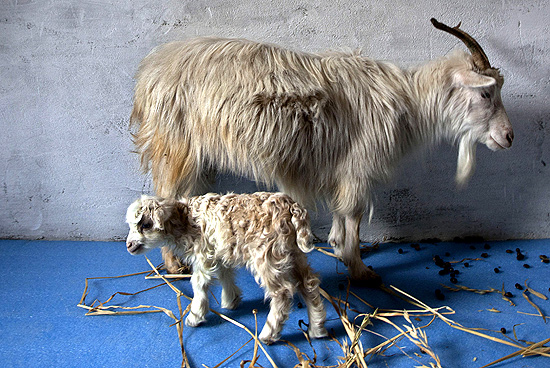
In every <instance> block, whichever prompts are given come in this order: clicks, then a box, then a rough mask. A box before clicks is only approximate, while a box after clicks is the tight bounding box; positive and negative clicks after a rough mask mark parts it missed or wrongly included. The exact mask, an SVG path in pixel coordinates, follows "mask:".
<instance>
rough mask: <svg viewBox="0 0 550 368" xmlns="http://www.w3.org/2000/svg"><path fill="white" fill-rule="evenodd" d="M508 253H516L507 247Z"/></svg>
mask: <svg viewBox="0 0 550 368" xmlns="http://www.w3.org/2000/svg"><path fill="white" fill-rule="evenodd" d="M506 253H514V251H513V250H512V249H506Z"/></svg>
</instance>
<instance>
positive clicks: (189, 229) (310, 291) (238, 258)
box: [126, 193, 327, 343]
mask: <svg viewBox="0 0 550 368" xmlns="http://www.w3.org/2000/svg"><path fill="white" fill-rule="evenodd" d="M126 221H127V222H128V224H129V226H130V232H129V234H128V238H127V241H126V246H127V249H128V251H129V252H130V253H131V254H141V253H143V252H145V251H147V250H149V249H152V248H156V247H161V246H162V247H167V248H169V249H170V250H171V251H172V252H173V253H174V254H175V255H176V256H177V257H180V258H181V259H183V260H185V261H186V262H189V264H191V265H192V269H193V273H192V276H191V283H192V286H193V294H194V296H193V301H192V302H191V309H190V312H189V315H188V317H187V319H186V320H185V323H186V325H187V326H197V325H198V324H200V323H201V322H203V321H205V315H206V312H207V311H208V295H207V293H208V287H209V285H210V284H211V282H212V279H213V278H214V276H217V277H218V279H219V280H220V283H221V285H222V299H221V305H222V308H227V309H234V308H236V307H237V306H238V304H239V302H240V300H241V291H240V290H239V288H238V287H237V286H236V285H235V282H234V271H233V268H234V267H239V266H246V267H247V268H248V269H249V270H251V271H252V273H253V274H254V277H255V278H256V281H257V282H258V283H260V285H261V286H262V287H263V288H264V289H265V297H266V299H267V298H270V299H271V302H270V312H269V315H268V317H267V321H266V324H265V326H264V328H263V329H262V332H261V333H260V339H261V340H262V341H263V342H265V343H272V342H274V341H277V340H278V339H279V337H280V334H281V330H282V328H283V324H284V322H285V321H286V320H287V318H288V315H289V313H290V308H291V303H292V298H293V295H294V294H295V291H296V289H298V291H299V293H300V295H301V296H302V297H303V298H304V300H305V303H306V306H307V311H308V317H309V328H308V334H309V336H310V337H312V338H319V337H324V336H326V335H327V331H326V329H325V327H324V323H325V318H326V312H325V308H324V306H323V301H322V299H321V295H320V293H319V284H320V282H319V278H318V277H317V276H316V275H315V274H314V273H313V271H312V269H311V267H310V266H309V264H308V261H307V257H306V255H305V254H304V252H310V251H311V250H312V249H313V245H312V244H311V230H310V227H309V217H308V213H307V211H306V210H305V209H304V208H302V207H301V206H299V205H298V204H296V203H295V202H294V201H292V199H290V197H288V196H287V195H285V194H282V193H276V194H272V193H254V194H241V195H237V194H228V195H224V196H221V195H216V194H207V195H204V196H199V197H191V198H186V199H180V200H175V199H162V198H158V197H148V196H142V197H141V198H140V199H138V200H137V201H135V202H134V203H133V204H132V205H130V207H129V208H128V212H127V215H126Z"/></svg>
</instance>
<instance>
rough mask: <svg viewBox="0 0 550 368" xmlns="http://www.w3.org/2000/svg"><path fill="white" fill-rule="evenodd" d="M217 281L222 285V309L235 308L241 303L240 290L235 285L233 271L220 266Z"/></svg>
mask: <svg viewBox="0 0 550 368" xmlns="http://www.w3.org/2000/svg"><path fill="white" fill-rule="evenodd" d="M218 279H219V280H220V284H221V285H222V308H225V309H235V308H237V307H238V306H239V304H240V303H241V290H240V289H239V287H238V286H237V285H236V284H235V270H234V269H232V268H228V267H225V266H223V265H220V266H219V269H218Z"/></svg>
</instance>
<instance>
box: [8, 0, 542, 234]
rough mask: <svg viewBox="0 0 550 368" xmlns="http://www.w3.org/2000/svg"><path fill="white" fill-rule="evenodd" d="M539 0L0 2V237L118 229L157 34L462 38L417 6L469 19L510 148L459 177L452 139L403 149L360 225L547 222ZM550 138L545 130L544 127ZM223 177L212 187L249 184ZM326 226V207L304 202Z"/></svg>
mask: <svg viewBox="0 0 550 368" xmlns="http://www.w3.org/2000/svg"><path fill="white" fill-rule="evenodd" d="M549 14H550V2H549V1H521V2H520V1H512V0H503V1H499V2H496V1H489V0H464V1H460V2H434V1H428V0H418V1H415V2H408V1H395V0H378V1H368V0H367V1H355V0H353V1H352V0H317V1H300V0H291V1H257V0H254V1H252V0H244V1H236V0H224V1H220V0H210V1H175V0H174V1H146V0H125V1H123V0H121V1H103V0H97V1H82V0H66V1H55V0H53V1H31V0H19V1H16V0H11V1H9V0H5V1H2V2H1V3H0V137H2V138H1V145H0V181H1V189H0V213H2V215H3V216H2V219H1V220H0V237H3V238H46V239H94V240H110V239H121V238H122V237H123V236H125V233H126V225H125V224H124V212H125V209H126V207H127V205H128V204H129V203H130V202H131V201H132V200H133V199H134V198H136V197H137V196H138V195H139V194H140V193H142V192H150V191H151V184H150V180H149V178H148V177H146V176H144V175H142V174H141V173H140V172H139V168H138V159H137V156H136V155H135V154H132V153H131V150H132V144H131V140H130V133H129V131H128V117H129V113H130V110H131V104H132V89H133V85H134V80H133V75H134V73H135V71H136V67H137V64H138V62H139V61H140V60H141V59H142V58H143V57H144V56H145V55H146V54H147V53H148V52H149V51H150V49H151V48H153V47H154V46H156V45H158V44H160V43H163V42H167V41H171V40H177V39H187V38H190V37H194V36H197V35H218V36H227V37H245V38H250V39H255V40H261V41H269V42H274V43H278V44H281V45H284V46H288V47H291V48H294V49H302V50H307V51H322V50H327V49H356V48H361V49H362V50H363V53H364V54H365V55H369V56H372V57H374V58H377V59H386V60H393V61H395V62H397V63H398V64H400V65H403V66H410V65H414V64H418V63H421V62H422V61H424V60H428V59H430V58H434V57H437V56H441V55H444V54H446V53H448V52H449V51H450V50H452V49H453V48H455V47H462V46H461V45H459V42H458V41H457V40H455V39H453V38H452V37H451V36H449V35H446V34H444V33H442V32H440V31H437V30H435V29H434V28H433V27H432V26H431V24H430V22H429V19H430V17H436V18H438V19H439V20H441V21H443V22H446V23H449V24H454V23H456V22H458V21H460V20H461V21H462V22H463V28H464V29H466V30H467V31H468V32H470V33H471V34H473V35H474V36H475V37H476V38H477V39H478V40H479V41H480V43H481V44H482V46H483V47H484V48H485V51H486V52H487V54H488V55H489V58H490V59H491V62H492V63H493V65H495V66H498V67H500V68H501V70H502V73H503V74H504V75H505V77H506V82H505V85H504V89H503V99H504V103H505V105H506V107H507V110H508V113H509V116H510V119H511V121H512V123H513V125H514V128H515V134H516V140H515V143H514V146H513V148H512V149H511V150H509V151H507V152H498V153H493V152H490V151H489V150H487V149H486V148H484V147H480V148H479V150H478V152H479V154H478V168H477V172H476V174H475V175H474V177H473V179H472V181H471V183H470V185H469V186H468V188H466V189H465V190H462V191H457V190H456V189H455V186H454V183H453V176H454V171H455V166H456V155H457V152H456V149H455V148H453V147H452V146H450V145H441V146H438V147H436V148H434V149H432V150H430V151H428V152H424V153H423V154H418V155H417V156H414V157H410V158H408V159H407V160H405V162H403V165H402V167H401V169H400V170H399V172H398V173H397V175H396V178H395V181H394V182H392V183H391V184H389V185H387V186H385V187H381V188H378V190H377V192H376V202H375V212H374V218H373V220H372V223H371V224H370V225H368V224H367V223H365V224H364V225H363V227H362V239H363V240H373V239H377V240H381V239H384V238H386V239H396V240H399V239H401V240H415V239H422V238H429V237H430V238H431V237H437V238H442V239H450V238H453V237H455V236H467V235H478V236H483V237H485V238H490V239H503V238H544V237H549V236H550V229H549V224H550V191H549V190H548V188H549V187H550V180H549V179H550V175H549V170H550V140H549V139H547V137H546V135H547V134H549V133H550V126H549V125H550V108H549V95H550V89H549V88H550V72H549V67H548V57H549V55H550V45H549V34H550V30H549V24H550V19H549V18H550V16H549ZM549 138H550V137H549ZM254 188H255V186H254V185H253V184H251V183H249V182H246V181H242V180H240V179H235V178H222V180H221V183H220V184H219V186H218V187H217V190H220V191H226V190H235V191H244V190H253V189H254ZM313 217H314V231H315V233H316V234H317V235H318V236H319V237H321V238H324V239H326V237H327V234H328V230H329V227H330V217H329V216H328V215H327V214H326V213H325V212H323V211H320V212H319V213H317V214H316V215H315V214H314V216H313Z"/></svg>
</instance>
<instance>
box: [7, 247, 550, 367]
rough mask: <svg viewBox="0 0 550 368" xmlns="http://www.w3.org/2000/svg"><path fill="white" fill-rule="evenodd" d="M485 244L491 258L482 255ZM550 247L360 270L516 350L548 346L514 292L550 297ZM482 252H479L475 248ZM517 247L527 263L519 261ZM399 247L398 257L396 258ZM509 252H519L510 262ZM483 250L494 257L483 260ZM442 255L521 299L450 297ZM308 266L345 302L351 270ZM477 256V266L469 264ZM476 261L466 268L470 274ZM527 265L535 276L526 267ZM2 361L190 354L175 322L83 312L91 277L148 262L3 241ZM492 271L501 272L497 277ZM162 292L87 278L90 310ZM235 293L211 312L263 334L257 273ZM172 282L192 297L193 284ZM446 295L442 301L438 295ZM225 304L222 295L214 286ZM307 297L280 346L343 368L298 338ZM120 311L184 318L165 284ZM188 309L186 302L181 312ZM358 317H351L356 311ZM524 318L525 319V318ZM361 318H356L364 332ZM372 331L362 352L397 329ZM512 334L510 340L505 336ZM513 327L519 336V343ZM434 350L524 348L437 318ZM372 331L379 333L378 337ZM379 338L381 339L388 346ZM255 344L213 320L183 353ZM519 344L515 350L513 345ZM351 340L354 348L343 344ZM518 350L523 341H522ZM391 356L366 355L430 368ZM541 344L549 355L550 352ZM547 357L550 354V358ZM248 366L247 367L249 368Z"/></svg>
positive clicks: (449, 254)
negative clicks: (229, 306)
mask: <svg viewBox="0 0 550 368" xmlns="http://www.w3.org/2000/svg"><path fill="white" fill-rule="evenodd" d="M485 244H488V247H487V248H489V249H485ZM549 244H550V240H533V241H509V242H489V243H485V242H477V243H438V244H429V243H422V244H420V246H419V248H418V249H417V250H415V249H414V248H413V247H411V246H410V244H381V245H380V246H379V247H378V249H375V250H373V251H371V252H369V253H368V254H367V255H366V256H365V258H364V262H365V263H366V264H367V265H372V266H373V267H374V268H375V270H376V271H377V272H378V273H379V274H380V275H381V276H382V278H383V281H384V283H385V285H386V286H389V285H393V286H395V287H397V288H399V289H400V290H402V291H404V292H406V293H408V294H410V295H412V296H414V297H416V298H418V299H419V300H421V301H422V302H424V303H426V304H427V305H429V306H430V307H434V308H435V307H440V306H449V307H450V308H452V309H453V310H454V311H455V312H456V313H455V314H452V315H446V316H447V317H448V318H450V319H452V320H453V321H455V322H457V323H459V324H461V325H462V326H464V327H468V328H480V329H484V330H480V331H479V332H480V333H483V334H486V335H490V336H493V337H496V338H499V339H502V340H505V341H510V342H512V343H518V344H520V345H524V344H528V343H533V342H539V341H542V340H545V339H547V338H549V337H550V328H549V324H548V323H545V322H544V321H543V318H542V317H541V316H537V314H538V312H537V310H536V309H535V307H534V306H533V305H531V304H530V303H529V302H528V301H527V300H526V299H525V298H524V297H523V296H522V291H520V290H518V289H516V288H515V286H514V285H515V284H516V283H519V284H521V285H524V283H525V282H527V285H528V286H529V287H530V288H532V289H533V290H535V291H538V292H541V293H542V294H544V295H545V296H550V292H549V287H550V277H549V276H550V264H545V263H543V262H541V259H540V258H539V256H540V255H543V254H545V255H550V248H549ZM473 248H475V249H473ZM516 248H520V250H521V253H522V254H523V255H524V256H525V259H523V260H517V259H516V251H515V249H516ZM400 249H401V251H400ZM506 250H511V251H512V253H507V252H506ZM482 253H486V255H487V257H486V258H485V257H481V255H482ZM434 255H439V256H440V257H441V258H442V259H443V261H462V262H458V263H453V267H454V269H455V270H458V271H459V272H460V273H459V274H458V275H456V276H455V277H456V279H457V280H456V281H457V283H456V285H464V286H467V287H469V288H473V289H489V288H494V289H499V290H500V289H502V287H503V286H504V289H505V290H506V291H510V292H511V293H512V294H513V296H512V297H510V300H511V301H512V302H513V303H514V304H515V306H512V305H511V304H510V303H509V302H508V301H506V300H503V299H502V297H501V295H499V294H497V293H489V294H485V295H480V294H477V293H474V292H470V291H458V292H453V291H449V290H447V289H445V288H444V287H443V286H441V284H445V285H448V286H454V285H455V284H453V283H451V282H450V275H448V274H446V275H440V274H439V271H440V270H442V268H440V267H439V266H437V265H436V264H435V263H434V261H433V256H434ZM148 257H149V259H150V260H151V261H152V262H153V263H154V264H159V263H160V262H161V259H160V252H158V251H155V252H151V253H150V254H148ZM308 257H309V260H310V263H311V264H312V266H313V267H314V268H315V269H316V270H317V271H318V272H319V273H320V274H321V278H322V287H323V288H324V289H325V290H326V291H327V292H328V293H329V294H331V295H332V296H334V297H341V298H345V297H346V287H347V279H346V270H345V268H344V267H343V265H342V264H341V263H339V262H338V261H337V260H336V259H334V258H331V257H329V256H327V255H324V254H321V253H320V252H317V251H314V252H312V253H310V254H309V255H308ZM464 258H476V259H478V260H464ZM465 263H469V267H466V266H465ZM525 264H527V265H529V266H530V267H529V268H526V267H525V266H524V265H525ZM0 265H1V270H2V276H3V277H2V281H1V283H0V300H1V302H0V331H1V337H2V343H1V344H0V364H1V366H2V367H161V366H162V367H179V366H180V365H181V361H182V353H181V348H180V343H179V340H178V333H177V329H176V327H175V326H171V325H172V324H173V323H174V320H173V319H172V318H170V317H169V316H167V315H166V314H165V313H150V314H137V315H118V316H86V315H85V314H86V310H85V309H82V308H79V307H77V304H78V303H79V300H80V299H81V296H82V293H83V291H84V284H85V279H86V278H89V277H98V276H117V275H124V274H130V273H135V272H140V271H148V270H150V267H149V265H148V264H147V262H146V260H145V258H144V257H143V256H138V257H133V256H130V255H129V254H128V253H127V252H126V249H125V246H124V244H123V243H115V242H113V243H101V242H55V241H52V242H50V241H32V242H31V241H11V240H5V241H0ZM495 268H496V269H498V270H499V272H498V273H497V272H495ZM160 283H162V282H161V281H158V280H146V279H145V278H144V276H143V275H138V276H132V277H126V278H119V279H94V280H90V281H89V285H88V295H87V297H86V300H85V303H87V304H88V305H90V304H91V303H92V302H93V301H94V300H95V299H98V300H100V301H105V300H106V299H108V298H109V297H110V296H111V295H112V294H114V293H116V292H128V293H133V292H136V291H140V290H143V289H146V288H149V287H151V286H154V285H157V284H160ZM238 284H239V286H240V287H241V288H242V289H243V291H244V298H243V303H242V305H241V306H240V307H239V308H238V309H237V310H234V311H225V310H223V309H221V308H220V307H219V305H218V304H217V302H216V301H215V299H214V298H211V300H212V302H211V306H212V308H213V309H214V310H217V311H219V312H222V313H224V314H225V315H227V316H228V317H230V318H231V319H233V320H236V321H238V322H239V323H242V324H243V325H245V326H246V327H247V328H249V329H250V330H251V331H254V318H253V315H252V313H251V311H252V310H253V309H257V310H258V323H259V324H260V328H261V326H262V325H263V322H264V321H265V318H266V315H267V305H266V304H264V303H263V293H262V291H261V290H260V288H259V287H258V286H257V285H256V284H255V283H254V280H253V279H252V277H251V276H249V274H248V273H247V272H246V271H245V270H242V271H240V272H239V273H238ZM174 285H175V286H176V287H177V288H179V289H180V290H181V291H182V292H183V293H185V294H187V295H189V296H192V291H191V287H190V285H189V282H188V281H186V280H181V281H176V282H175V283H174ZM436 289H440V290H442V295H443V297H444V300H440V299H439V298H438V297H436V295H435V290H436ZM351 291H353V292H354V293H356V294H357V295H358V296H359V297H361V298H362V299H363V300H364V301H366V302H368V303H370V304H371V305H373V306H374V307H376V308H380V309H397V310H403V309H408V310H413V309H418V308H417V307H414V306H413V305H411V304H408V303H407V302H405V301H403V300H402V299H400V298H398V297H396V296H392V295H390V294H388V293H387V292H384V291H382V290H378V289H376V290H375V289H368V288H363V287H361V286H358V285H352V286H351ZM213 294H214V296H215V297H216V298H218V299H219V296H220V288H219V287H218V286H216V287H214V288H213ZM529 299H530V300H531V301H532V302H533V303H534V304H535V305H537V306H538V307H539V308H540V309H541V311H542V313H543V314H544V315H550V301H549V300H543V299H541V298H539V297H537V296H536V295H533V294H529ZM348 301H349V303H350V305H349V308H350V310H349V311H348V313H349V318H350V320H353V318H354V317H355V316H356V315H357V312H373V310H372V309H371V308H369V307H367V306H366V305H365V304H363V302H361V301H359V300H358V299H357V298H356V297H355V296H351V295H350V296H349V299H348ZM298 302H299V300H298V299H297V300H296V303H295V307H294V309H293V312H292V314H291V317H290V320H289V321H288V322H287V324H286V325H285V328H284V330H283V337H282V338H283V339H284V340H287V341H289V342H291V343H292V344H294V345H296V346H297V347H298V348H299V349H300V350H301V351H302V352H303V353H305V354H307V356H308V358H309V359H311V360H313V359H314V356H315V355H316V365H317V366H321V367H324V366H335V365H337V364H338V359H339V357H342V356H343V352H342V348H341V347H340V345H339V344H338V343H337V342H335V341H333V340H331V339H323V340H316V341H314V342H313V344H312V346H310V345H309V344H308V343H307V341H306V340H305V339H304V337H303V335H302V332H301V330H300V322H299V321H300V320H304V321H306V322H307V315H306V310H305V308H300V304H299V303H298ZM109 304H112V305H119V306H124V307H133V306H138V305H149V306H158V307H162V308H166V309H169V310H171V311H173V312H174V313H175V314H176V315H177V316H179V312H178V305H177V300H176V294H175V293H174V291H173V290H171V289H170V288H169V287H167V286H166V285H164V286H160V287H158V288H155V289H152V290H149V291H147V292H143V293H141V294H139V295H135V296H129V295H120V294H119V295H116V296H115V297H114V298H113V300H112V301H111V302H110V303H109ZM187 304H188V301H187V300H186V299H183V303H182V307H183V308H185V307H186V306H187ZM325 305H326V307H327V311H328V321H327V329H328V330H329V331H331V332H332V333H333V335H334V337H335V338H336V339H337V340H338V341H340V342H342V341H344V340H347V338H346V333H345V331H344V329H343V327H342V323H341V322H340V321H339V319H338V316H337V314H336V312H335V310H334V308H333V306H332V305H330V304H329V303H328V301H325ZM353 310H355V312H354V311H353ZM523 313H528V314H523ZM361 321H362V318H358V319H357V320H356V323H357V324H360V323H361ZM392 321H393V322H394V323H395V324H396V325H397V326H398V327H400V328H404V327H403V325H407V324H408V322H407V321H406V320H405V319H403V318H401V317H394V318H392ZM411 321H412V323H414V324H415V325H416V326H419V327H421V326H425V325H426V324H428V323H429V322H430V317H411ZM373 323H374V324H373V325H370V326H367V329H368V330H369V331H370V332H363V334H362V337H361V344H362V346H363V348H364V349H365V350H367V349H369V348H370V347H373V346H375V345H378V344H380V343H382V342H383V341H384V340H385V338H390V337H393V336H395V335H397V334H398V331H397V330H396V329H395V328H394V327H391V326H390V325H388V324H387V323H384V322H382V321H380V320H375V321H374V322H373ZM501 328H505V329H506V334H502V333H501V332H500V329H501ZM514 330H515V336H514ZM422 331H424V332H425V333H426V334H427V339H428V345H429V347H430V348H431V349H432V350H433V352H434V353H435V354H436V355H437V356H438V357H439V359H440V361H441V365H442V366H443V367H482V366H484V365H486V364H488V363H491V362H493V361H495V360H497V359H500V358H502V357H505V356H507V355H509V354H512V353H514V352H515V351H517V348H515V347H512V346H508V345H505V344H502V343H499V342H494V341H490V340H488V339H485V338H483V337H479V336H475V335H473V334H470V333H468V332H464V331H460V330H458V329H455V328H452V327H450V326H448V325H447V324H446V323H444V322H443V321H441V320H439V319H436V320H435V321H434V322H433V323H432V324H431V325H430V326H428V327H425V328H423V329H422ZM371 332H372V333H371ZM380 335H382V336H384V337H385V338H384V337H380ZM249 338H250V337H249V335H248V334H247V332H246V331H244V330H243V329H241V328H239V327H236V326H234V325H233V324H231V323H229V322H227V321H224V320H223V319H222V318H220V317H218V316H217V315H214V314H213V313H210V314H209V315H208V321H207V323H206V324H205V325H203V326H200V327H197V328H194V329H191V328H187V327H185V328H184V329H183V345H184V348H185V351H186V353H187V356H188V360H189V363H190V365H191V366H192V367H202V365H203V364H204V365H205V366H207V367H214V366H216V365H217V364H218V363H220V362H222V361H223V360H224V359H225V358H227V357H228V356H230V355H231V354H233V353H234V352H235V351H237V349H239V348H240V347H241V346H242V345H243V344H244V343H245V342H247V341H248V340H249ZM516 338H517V340H519V342H517V341H516ZM347 341H348V342H349V340H347ZM514 341H516V342H514ZM397 345H398V347H396V346H394V347H391V348H390V349H388V350H386V351H385V352H384V353H383V355H375V356H374V357H372V356H368V357H367V358H366V363H367V364H368V367H414V366H421V365H422V364H424V365H426V366H430V362H434V361H433V359H431V358H430V357H429V356H428V355H427V354H423V353H422V352H421V351H420V349H419V348H418V347H416V346H415V345H413V344H412V343H410V342H409V341H408V340H407V339H406V338H403V339H401V340H399V341H398V342H397ZM545 346H550V343H548V344H546V345H545ZM266 350H267V353H268V354H269V356H270V357H271V358H272V359H273V361H274V363H275V364H276V365H277V366H278V367H294V366H295V365H297V364H299V360H298V358H297V357H296V354H295V352H294V351H293V350H292V349H291V348H290V347H289V346H288V345H287V344H285V343H283V342H280V343H278V344H275V345H272V346H268V347H266ZM253 351H254V345H253V342H250V343H249V344H248V345H246V346H245V347H244V348H242V349H241V350H239V351H238V352H237V353H236V354H235V355H233V357H232V358H230V359H229V360H227V361H226V362H225V363H223V364H221V365H220V367H239V366H240V363H241V361H243V360H250V359H252V358H253ZM547 351H548V349H547ZM259 354H260V357H259V359H258V362H257V365H260V366H263V367H270V366H271V363H270V362H269V360H267V358H266V356H265V354H264V353H263V352H261V350H260V351H259ZM246 366H248V363H247V365H246ZM494 366H495V367H549V366H550V359H549V358H548V357H544V356H534V357H533V356H532V357H521V356H516V357H513V358H511V359H508V360H505V361H503V362H500V363H497V364H495V365H494Z"/></svg>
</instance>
